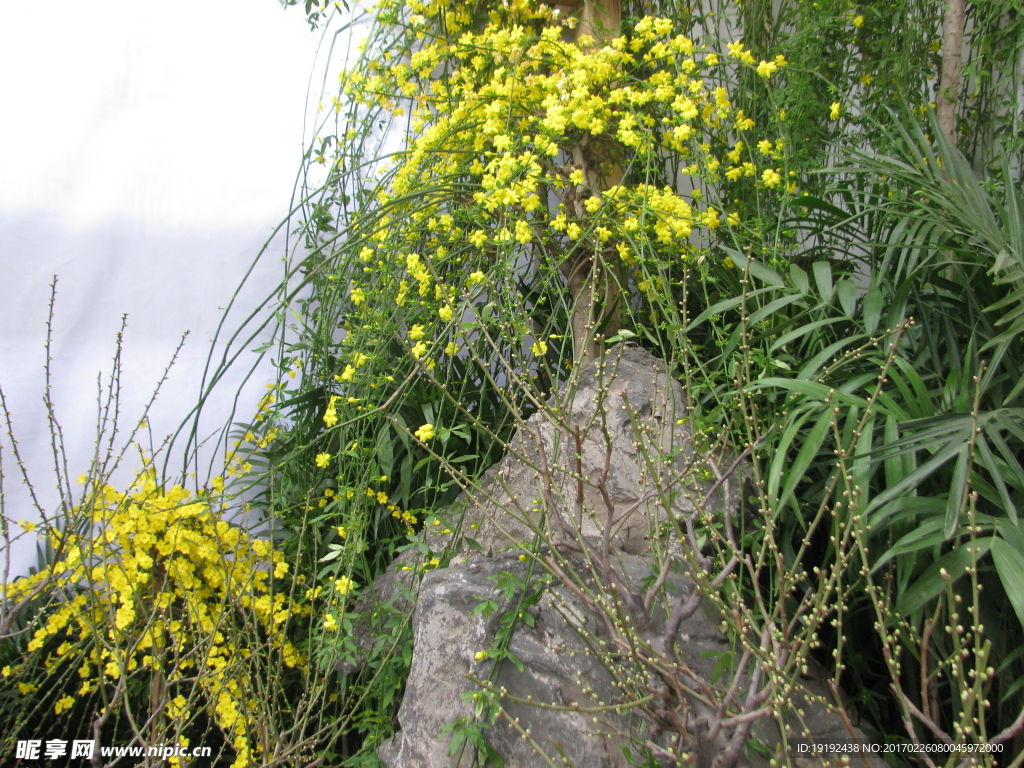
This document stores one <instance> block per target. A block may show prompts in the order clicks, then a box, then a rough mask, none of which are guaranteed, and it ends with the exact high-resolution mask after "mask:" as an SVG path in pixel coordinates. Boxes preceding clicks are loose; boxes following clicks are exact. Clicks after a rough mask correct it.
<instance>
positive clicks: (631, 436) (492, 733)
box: [374, 347, 881, 768]
mask: <svg viewBox="0 0 1024 768" xmlns="http://www.w3.org/2000/svg"><path fill="white" fill-rule="evenodd" d="M567 399H568V398H567ZM555 405H556V406H557V405H559V404H558V403H557V402H556V403H555ZM561 406H562V407H561V412H560V413H559V414H556V417H555V419H557V423H554V421H555V420H553V419H552V418H551V417H550V416H547V417H546V416H545V415H543V414H541V413H538V414H536V415H535V416H534V417H532V418H531V419H530V420H529V421H528V422H527V424H526V425H525V427H524V428H523V429H522V430H520V433H519V434H518V435H517V436H516V437H515V439H514V440H513V442H512V444H511V445H510V448H509V451H508V454H507V455H506V457H505V459H503V460H502V461H501V462H500V463H499V464H498V465H497V467H495V468H492V469H491V470H490V471H489V472H488V473H486V474H485V477H484V479H483V481H482V482H481V484H480V486H479V490H477V491H476V492H475V493H472V494H466V495H465V496H464V498H463V500H462V501H461V503H458V504H457V505H455V507H454V508H453V509H452V511H451V516H452V517H461V518H462V520H461V523H462V530H463V531H464V532H466V535H467V536H469V535H471V536H472V538H473V539H474V540H475V542H476V544H477V546H476V547H473V548H472V549H467V548H464V551H463V553H462V555H461V556H459V557H455V558H453V559H452V560H451V564H450V565H449V566H448V567H447V568H440V569H436V570H427V571H426V572H425V573H424V571H423V570H422V569H421V568H419V567H417V563H416V557H417V556H420V557H421V556H422V555H418V554H417V553H416V552H415V550H410V551H409V552H407V553H406V554H405V555H404V556H403V557H401V558H399V560H398V561H396V563H395V564H393V565H392V567H391V568H390V569H389V570H388V572H387V573H386V574H384V575H383V576H382V577H381V578H380V579H378V580H377V582H376V583H375V584H374V592H375V594H376V599H377V600H378V601H380V602H385V603H386V602H389V601H390V602H391V604H392V606H393V608H394V609H395V610H399V611H405V610H407V609H409V608H411V607H412V606H411V605H410V600H411V599H412V598H411V597H410V595H412V594H414V593H415V592H416V590H417V580H418V579H420V578H422V581H421V583H419V585H418V597H416V598H415V600H416V603H415V611H414V614H413V644H414V651H413V660H412V668H411V671H410V675H409V679H408V681H407V684H406V691H405V696H404V698H403V701H402V705H401V709H400V712H399V723H400V731H399V733H397V734H396V735H395V736H394V737H393V738H392V739H391V740H390V741H389V742H387V743H386V744H385V745H384V746H383V747H382V748H381V750H380V751H379V756H380V758H381V759H382V760H383V762H384V763H385V765H387V766H388V767H389V768H455V767H456V766H468V765H470V764H472V754H471V750H469V749H466V750H464V751H463V752H461V753H460V752H459V751H456V752H455V754H452V755H449V754H448V752H449V743H450V740H451V733H448V732H444V731H443V730H442V729H444V728H445V726H449V725H450V724H452V723H453V722H455V721H457V720H459V719H460V718H469V719H472V717H473V716H474V705H475V703H476V702H475V701H474V699H473V698H472V693H473V692H475V691H479V689H480V686H479V681H485V680H490V681H491V684H492V685H493V687H495V688H497V689H501V690H502V696H501V702H502V709H501V713H502V714H501V716H500V717H499V718H498V720H497V722H496V724H495V725H494V726H492V727H490V728H488V729H487V730H486V734H485V735H486V739H487V742H488V744H489V745H490V746H491V747H492V748H493V749H494V750H495V751H496V752H497V753H498V754H499V755H501V756H502V758H503V761H504V765H505V766H507V767H508V768H533V766H538V767H539V766H547V765H552V764H554V765H563V764H564V765H576V766H580V768H619V767H620V766H622V768H625V766H627V765H631V764H635V763H631V762H629V761H628V760H627V758H626V757H625V756H624V753H623V747H624V746H626V745H627V743H630V737H632V739H633V741H632V743H633V744H634V745H635V744H637V743H644V742H646V743H648V744H650V745H652V746H654V747H661V746H666V741H665V739H666V738H668V734H666V733H664V732H663V733H661V734H660V735H659V734H658V733H656V732H654V731H652V729H651V728H650V726H649V724H648V723H647V722H646V721H645V720H643V719H641V718H640V717H639V716H638V714H637V712H636V711H635V710H634V711H630V710H621V711H616V710H615V709H614V708H613V707H611V706H609V705H613V704H618V703H621V702H622V701H624V700H626V699H624V697H623V694H622V690H623V686H627V687H628V686H630V685H633V686H636V685H640V686H642V685H644V684H645V683H646V682H648V680H646V679H645V678H644V675H647V674H649V672H648V671H647V670H645V668H643V665H640V666H639V667H638V666H637V664H636V659H635V657H631V656H630V654H628V653H620V654H617V655H616V654H612V655H611V656H606V658H605V660H604V661H603V662H602V661H601V659H600V658H599V657H598V655H596V654H594V653H591V652H588V645H589V646H590V647H594V646H601V645H602V644H605V647H606V648H607V647H608V644H609V642H610V638H611V636H612V635H611V633H610V632H609V626H608V625H607V623H606V622H605V620H604V619H603V617H602V616H600V615H598V613H597V612H596V611H595V610H594V609H593V607H592V605H588V604H587V602H586V601H584V600H583V599H581V597H580V595H581V594H584V593H587V594H590V595H598V596H601V595H604V596H609V595H611V594H612V593H613V590H612V589H610V588H609V586H608V584H607V578H606V576H607V573H605V574H604V575H602V574H601V573H597V572H596V571H595V569H594V568H593V565H594V562H593V560H590V559H588V558H587V556H586V554H585V549H586V548H589V547H593V548H596V549H597V550H598V551H600V550H601V548H602V547H604V548H605V551H607V552H608V553H609V554H608V558H609V561H610V563H611V567H612V569H613V570H614V572H615V573H616V574H618V576H619V577H621V584H620V589H619V591H618V594H625V593H632V594H634V595H640V594H643V592H644V589H645V587H646V586H647V585H649V584H650V583H651V580H652V579H653V578H654V576H655V575H656V574H655V573H654V569H655V565H654V562H655V561H654V558H653V557H650V556H649V555H648V556H645V553H646V552H648V551H649V549H650V547H651V542H652V539H653V538H654V537H656V536H658V532H659V526H660V525H661V524H662V523H663V522H664V521H665V520H666V519H667V518H668V515H669V514H671V515H673V516H677V517H678V516H682V515H686V514H692V512H693V510H694V509H695V505H696V506H701V502H702V500H703V497H704V496H705V495H706V493H707V491H708V490H709V489H710V486H711V484H712V482H713V478H714V477H715V474H716V473H717V472H722V471H724V469H725V467H724V466H719V465H718V464H715V463H714V462H712V465H711V466H707V464H704V465H702V466H697V465H695V464H694V462H693V458H694V457H693V451H692V448H691V445H690V440H689V436H688V433H687V429H686V425H685V414H686V409H685V405H684V402H683V397H682V393H681V390H680V388H679V386H678V384H676V383H675V382H674V381H672V380H671V379H669V378H668V377H667V376H666V375H665V373H664V371H663V366H662V364H661V363H660V362H658V361H657V360H656V359H655V358H653V357H652V356H651V355H649V354H648V353H646V352H644V351H643V350H640V349H638V348H635V347H618V348H616V349H615V350H613V353H612V354H610V355H609V356H608V357H607V358H606V359H605V361H604V364H603V366H600V365H594V366H591V368H590V369H588V370H587V371H585V372H583V373H582V374H581V377H580V381H579V382H578V388H577V389H576V390H575V394H574V396H573V397H572V398H571V401H569V402H565V403H563V404H561ZM577 440H578V442H577ZM577 445H578V446H579V448H580V450H579V452H578V454H579V458H578V459H577ZM721 463H722V464H724V463H725V460H722V461H721ZM701 469H703V472H704V475H703V476H701V475H696V474H695V472H697V471H700V470H701ZM666 476H672V477H680V478H684V477H685V478H687V481H686V482H685V483H683V482H682V481H680V482H679V485H680V486H682V485H684V484H685V485H688V486H689V487H690V492H689V493H678V494H677V495H674V496H673V495H670V494H665V493H664V490H665V484H666V483H665V478H666ZM701 477H703V478H704V479H701ZM738 482H739V481H738V480H731V481H729V482H726V483H723V484H721V485H720V486H719V488H718V489H717V490H716V492H715V493H714V494H713V495H712V498H711V499H710V501H709V503H708V504H707V508H708V509H716V510H718V511H719V512H721V511H722V510H723V509H726V510H728V514H730V515H732V514H736V513H737V509H738V497H739V491H738ZM659 488H660V490H661V493H659ZM666 500H667V503H666ZM701 508H703V507H702V506H701ZM538 510H543V511H544V513H545V517H544V521H545V525H541V524H540V520H539V512H538ZM608 520H611V522H612V530H611V534H610V536H609V538H608V539H607V540H605V539H603V531H604V530H605V527H606V525H607V521H608ZM455 525H456V521H455V520H452V521H450V523H449V526H448V527H452V528H454V527H455ZM444 527H446V526H438V528H439V529H443V528H444ZM428 528H429V526H428ZM537 530H540V531H541V532H542V533H543V534H544V536H542V537H541V538H542V539H543V541H542V543H541V550H542V551H546V552H547V553H548V554H551V553H552V552H555V551H558V552H562V551H565V552H568V553H569V554H567V555H566V556H565V559H563V560H560V561H559V562H560V563H561V566H562V567H563V569H564V570H565V572H567V573H570V574H574V575H575V576H574V578H575V582H574V583H575V589H570V588H568V587H567V586H566V585H565V584H564V583H563V582H562V581H560V580H558V579H551V578H550V577H549V575H548V574H547V572H546V571H545V569H544V568H543V567H541V566H535V567H533V568H532V569H531V565H530V562H529V560H527V561H525V562H524V561H523V560H522V559H520V557H519V553H520V552H521V551H522V550H521V549H520V548H519V546H518V543H519V542H526V543H528V542H530V541H531V540H533V539H534V537H535V531H537ZM426 541H427V543H429V544H430V546H431V549H432V550H434V551H441V550H442V549H444V546H445V544H446V543H447V542H446V541H445V537H444V536H442V535H441V534H439V533H433V532H431V533H430V534H429V535H427V536H426ZM574 544H575V547H574V546H573V545H574ZM562 545H564V546H562ZM584 545H585V547H584ZM574 549H575V551H573V550H574ZM531 573H532V577H531ZM501 574H511V575H512V576H514V577H515V578H516V579H519V580H522V581H523V582H528V584H527V586H526V588H525V589H521V590H517V591H511V592H507V591H505V590H502V589H501V588H500V587H499V581H500V580H501V579H502V578H503V577H502V576H501ZM504 578H505V579H506V580H507V579H508V578H509V577H508V576H505V577H504ZM545 579H546V580H547V581H546V582H545ZM665 581H666V587H665V588H666V590H667V591H668V593H669V594H675V595H680V594H681V595H687V594H690V593H691V592H692V591H693V589H694V584H693V582H692V581H690V580H689V579H688V578H686V577H685V576H684V575H683V574H682V573H679V572H675V573H668V574H667V578H666V580H665ZM541 587H543V591H542V592H541V593H540V594H542V597H540V598H539V599H538V600H537V601H536V602H534V603H532V604H530V605H529V607H528V608H527V609H525V611H521V612H522V613H529V614H530V615H529V617H524V619H523V620H521V621H520V622H519V624H518V626H517V628H516V630H515V632H514V634H513V635H512V637H511V640H510V643H509V646H508V650H509V651H510V652H511V653H512V654H513V655H514V656H515V657H516V659H517V660H518V661H519V663H520V664H521V665H522V668H521V669H520V668H518V665H516V664H515V663H513V662H512V661H511V660H507V659H506V660H504V661H501V662H499V663H497V664H496V662H495V660H494V659H493V658H490V657H488V656H486V655H483V656H481V653H482V652H487V651H489V650H490V649H492V648H493V646H494V642H495V637H496V636H497V635H498V633H499V632H500V627H501V620H502V617H503V616H505V615H506V612H508V611H510V610H511V611H513V612H515V611H520V607H519V606H520V603H518V602H516V601H518V600H520V599H522V596H523V595H524V594H525V595H529V594H531V593H533V592H535V591H536V590H538V589H539V588H541ZM509 594H510V595H511V596H507V595H509ZM487 600H490V601H492V603H493V610H491V611H486V612H485V611H481V610H480V606H481V603H483V602H484V601H487ZM650 620H651V625H650V626H646V627H638V630H640V635H642V636H644V637H645V638H648V639H650V640H651V642H652V647H656V646H657V643H658V638H661V637H662V635H663V633H664V632H665V624H666V615H665V610H664V609H660V610H659V609H654V610H652V611H651V615H650ZM717 627H718V620H717V617H714V616H710V615H708V614H707V613H705V612H703V611H701V610H698V611H697V612H696V613H694V614H693V615H692V616H690V617H689V618H688V619H686V620H685V621H683V622H682V623H681V624H680V626H679V627H678V631H677V634H676V640H677V643H678V647H679V648H680V652H681V654H682V658H681V661H682V662H684V663H685V664H686V665H688V666H689V667H690V669H691V670H692V671H693V673H694V674H695V675H696V676H698V677H701V678H704V679H705V680H713V679H714V678H715V677H716V675H715V671H716V670H715V667H716V665H717V664H718V663H719V662H720V661H721V660H723V659H725V658H728V653H729V651H730V647H729V644H728V641H727V639H726V638H725V636H723V635H722V634H720V633H719V631H718V629H717ZM662 642H663V641H662ZM609 658H611V659H613V660H614V661H613V662H612V663H609V661H608V659H609ZM638 669H641V670H642V671H640V672H638V671H637V670H638ZM651 680H652V681H653V678H651ZM634 690H635V689H634ZM640 695H641V696H642V695H643V694H642V693H641V694H640ZM627 698H628V697H627ZM816 698H818V699H825V700H827V699H829V698H830V697H829V696H828V695H827V690H826V689H825V688H824V686H823V684H821V683H819V682H816V681H813V680H808V681H806V686H805V690H804V691H802V692H798V693H797V694H795V695H794V697H793V701H794V702H796V703H797V708H798V709H800V710H802V712H803V715H802V727H803V728H806V729H807V730H809V732H810V733H812V734H814V736H815V737H818V738H832V737H834V738H837V739H844V740H845V739H848V737H849V735H850V734H849V732H848V730H847V727H846V726H845V725H844V723H843V721H842V719H841V718H840V717H839V716H838V715H836V714H834V713H832V712H830V711H829V710H828V709H827V708H826V707H824V706H823V705H822V704H820V703H815V702H814V701H812V700H813V699H816ZM801 699H802V700H803V701H801ZM690 704H691V705H692V707H691V711H692V712H693V717H694V718H700V717H701V716H704V717H707V716H708V715H710V714H712V712H711V711H710V710H709V709H708V708H707V706H706V705H704V704H702V703H701V702H700V701H699V697H697V698H694V699H692V700H691V701H690ZM793 725H796V724H795V723H794V724H793ZM698 732H699V729H698ZM754 735H755V736H756V737H757V739H758V740H759V741H760V742H761V743H762V744H763V745H765V746H766V747H769V748H770V747H771V746H772V745H774V744H776V743H778V741H779V732H778V728H777V726H776V725H775V724H774V722H773V721H769V720H762V721H760V722H759V723H758V725H757V727H756V728H755V730H754ZM723 744H724V741H723V740H722V738H721V737H720V738H719V739H718V740H717V741H714V742H712V741H708V740H704V739H703V738H702V737H700V738H698V739H696V740H695V741H694V742H693V744H692V745H691V747H690V755H691V756H692V758H693V760H694V762H693V764H694V765H696V766H699V768H710V766H711V763H712V761H713V759H714V757H715V756H716V755H717V754H718V753H719V752H720V751H721V749H722V748H723ZM563 758H564V760H563ZM739 764H740V765H742V766H758V767H759V768H760V766H767V765H768V762H767V759H765V758H759V757H757V756H756V755H754V754H751V756H750V757H749V758H744V759H743V760H742V761H741V762H740V763H739ZM797 764H798V765H800V764H801V763H800V762H799V761H798V762H797ZM870 764H871V765H876V766H878V765H881V763H880V762H874V763H870ZM810 765H811V763H808V766H810ZM813 765H814V766H816V768H817V767H820V766H823V765H825V763H823V762H822V761H820V760H819V761H815V762H813Z"/></svg>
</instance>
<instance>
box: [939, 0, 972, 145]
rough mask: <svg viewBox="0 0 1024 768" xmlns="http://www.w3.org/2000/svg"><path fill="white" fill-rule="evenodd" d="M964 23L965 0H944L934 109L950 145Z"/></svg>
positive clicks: (940, 128)
mask: <svg viewBox="0 0 1024 768" xmlns="http://www.w3.org/2000/svg"><path fill="white" fill-rule="evenodd" d="M966 24H967V0H946V13H945V15H944V16H943V19H942V73H941V75H940V77H939V96H938V100H937V101H936V106H935V113H936V117H937V118H938V122H939V130H941V131H942V135H943V136H944V137H945V139H946V141H948V142H949V145H950V146H951V147H955V146H956V144H957V141H956V101H957V98H958V96H959V94H960V75H961V73H962V71H963V63H962V59H963V49H964V28H965V26H966Z"/></svg>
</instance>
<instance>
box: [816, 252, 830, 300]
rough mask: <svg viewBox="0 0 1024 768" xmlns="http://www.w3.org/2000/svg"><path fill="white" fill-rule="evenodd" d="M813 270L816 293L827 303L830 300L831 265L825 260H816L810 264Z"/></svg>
mask: <svg viewBox="0 0 1024 768" xmlns="http://www.w3.org/2000/svg"><path fill="white" fill-rule="evenodd" d="M811 271H813V272H814V284H815V285H817V286H818V293H820V294H821V298H823V299H824V300H825V303H826V304H828V303H829V302H830V301H832V265H831V264H829V263H828V262H827V261H816V262H814V263H813V264H812V265H811Z"/></svg>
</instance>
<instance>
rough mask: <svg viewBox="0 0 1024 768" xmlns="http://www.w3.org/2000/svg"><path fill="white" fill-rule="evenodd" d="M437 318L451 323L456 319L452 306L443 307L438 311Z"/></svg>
mask: <svg viewBox="0 0 1024 768" xmlns="http://www.w3.org/2000/svg"><path fill="white" fill-rule="evenodd" d="M437 316H438V317H440V318H441V319H442V320H444V321H445V322H446V323H449V322H451V319H452V317H454V313H453V312H452V308H451V305H449V304H445V305H444V306H443V307H441V308H440V309H439V310H437Z"/></svg>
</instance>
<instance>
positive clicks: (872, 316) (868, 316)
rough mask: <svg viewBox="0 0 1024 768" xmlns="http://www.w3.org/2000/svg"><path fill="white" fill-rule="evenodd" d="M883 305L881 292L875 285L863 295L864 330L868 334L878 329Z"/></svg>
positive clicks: (883, 300) (883, 299)
mask: <svg viewBox="0 0 1024 768" xmlns="http://www.w3.org/2000/svg"><path fill="white" fill-rule="evenodd" d="M884 303H885V297H884V296H882V291H881V290H879V288H878V286H877V285H873V286H871V289H870V290H869V291H868V292H867V293H866V294H865V295H864V305H863V308H864V330H866V331H867V332H868V333H874V332H875V329H876V328H878V321H879V320H880V319H881V317H882V305H883V304H884Z"/></svg>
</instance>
